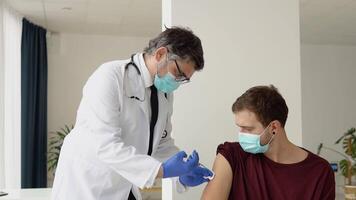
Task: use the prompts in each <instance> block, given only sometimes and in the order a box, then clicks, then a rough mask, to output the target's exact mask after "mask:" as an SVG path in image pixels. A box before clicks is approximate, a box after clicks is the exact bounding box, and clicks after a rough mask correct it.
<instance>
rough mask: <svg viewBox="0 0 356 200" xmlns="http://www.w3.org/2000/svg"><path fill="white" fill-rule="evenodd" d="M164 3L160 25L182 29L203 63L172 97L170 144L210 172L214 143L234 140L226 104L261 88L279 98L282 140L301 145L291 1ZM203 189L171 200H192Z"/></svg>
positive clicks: (295, 7)
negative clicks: (270, 88) (283, 104)
mask: <svg viewBox="0 0 356 200" xmlns="http://www.w3.org/2000/svg"><path fill="white" fill-rule="evenodd" d="M167 2H168V3H167ZM166 4H170V7H169V8H171V12H165V11H164V10H163V14H164V16H163V23H165V22H167V19H171V22H172V23H171V24H172V25H179V26H187V27H190V28H191V29H192V30H193V31H194V33H195V34H196V35H198V36H199V37H200V38H201V40H202V44H203V48H204V57H205V61H206V63H205V69H204V70H203V71H202V72H198V73H196V74H195V75H194V77H193V78H192V82H191V83H189V84H187V85H184V86H181V87H180V88H179V89H178V91H177V92H176V93H175V102H174V114H173V135H174V138H175V139H176V143H177V145H178V146H180V147H181V148H182V149H184V150H186V151H187V152H188V153H190V152H191V151H192V150H193V149H196V150H198V152H199V153H200V157H201V162H202V163H203V164H205V165H207V166H210V167H211V166H212V163H213V161H214V158H215V153H216V147H217V146H218V144H221V143H223V142H224V141H237V128H236V127H235V125H234V118H233V115H232V112H231V105H232V103H233V102H234V101H235V100H236V98H237V97H238V96H240V95H241V94H242V93H243V92H244V91H246V90H247V89H248V88H250V87H252V86H256V85H268V84H274V85H275V86H276V87H277V88H279V90H280V92H281V93H282V95H283V96H284V97H285V99H286V101H287V104H288V106H289V110H290V112H289V117H288V121H287V125H286V130H287V133H288V137H289V138H290V139H291V140H292V142H294V143H295V144H297V145H301V144H302V133H301V131H302V124H301V72H300V42H299V1H298V0H271V1H256V0H250V1H245V0H225V1H213V0H194V1H189V0H179V1H172V2H170V1H165V0H163V5H166ZM166 6H167V5H166ZM166 6H162V8H163V9H165V8H166ZM165 14H166V15H171V18H169V16H165ZM164 20H166V21H164ZM203 188H204V186H201V187H197V188H194V189H191V190H190V191H188V192H187V193H185V194H174V195H173V196H174V198H173V199H175V200H178V199H199V198H200V195H201V193H202V189H203Z"/></svg>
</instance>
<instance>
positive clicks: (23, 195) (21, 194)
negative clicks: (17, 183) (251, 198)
mask: <svg viewBox="0 0 356 200" xmlns="http://www.w3.org/2000/svg"><path fill="white" fill-rule="evenodd" d="M0 191H2V192H6V193H9V194H8V195H6V196H2V197H0V200H50V199H51V188H41V189H18V190H13V189H10V190H6V189H0Z"/></svg>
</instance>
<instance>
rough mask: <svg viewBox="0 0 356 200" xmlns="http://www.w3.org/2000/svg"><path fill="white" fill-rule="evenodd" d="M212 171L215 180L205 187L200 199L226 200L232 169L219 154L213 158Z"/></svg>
mask: <svg viewBox="0 0 356 200" xmlns="http://www.w3.org/2000/svg"><path fill="white" fill-rule="evenodd" d="M213 171H214V173H215V178H214V179H213V180H211V181H210V182H209V183H208V185H207V186H206V187H205V189H204V192H203V195H202V197H201V199H203V200H209V199H214V200H215V199H222V200H225V199H228V198H229V194H230V189H231V184H232V169H231V166H230V164H229V162H228V161H227V160H226V158H225V157H224V156H223V155H221V154H220V153H219V154H218V155H217V156H216V158H215V162H214V166H213Z"/></svg>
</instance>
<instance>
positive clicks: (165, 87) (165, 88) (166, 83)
mask: <svg viewBox="0 0 356 200" xmlns="http://www.w3.org/2000/svg"><path fill="white" fill-rule="evenodd" d="M154 85H155V86H156V88H157V89H158V90H159V91H161V92H164V93H171V92H173V91H174V90H176V89H177V88H178V87H179V85H180V84H179V83H178V82H177V81H176V79H175V77H174V76H173V74H171V73H170V72H168V73H167V74H165V75H164V76H162V77H159V76H158V74H156V76H155V80H154Z"/></svg>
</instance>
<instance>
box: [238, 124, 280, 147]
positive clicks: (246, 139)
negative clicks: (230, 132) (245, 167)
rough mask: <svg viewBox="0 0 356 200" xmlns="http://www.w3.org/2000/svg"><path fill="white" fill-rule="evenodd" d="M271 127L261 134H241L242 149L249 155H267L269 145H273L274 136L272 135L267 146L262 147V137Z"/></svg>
mask: <svg viewBox="0 0 356 200" xmlns="http://www.w3.org/2000/svg"><path fill="white" fill-rule="evenodd" d="M268 127H269V125H268V126H267V127H266V128H265V129H264V130H263V131H262V133H261V134H252V133H246V132H239V143H240V145H241V147H242V149H243V150H244V151H245V152H248V153H253V154H257V153H265V152H267V150H268V147H269V144H270V143H271V141H272V139H273V137H274V135H272V137H271V139H270V140H269V142H268V143H267V144H266V145H263V146H262V145H261V136H262V135H263V134H264V132H265V131H266V130H267V128H268Z"/></svg>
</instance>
